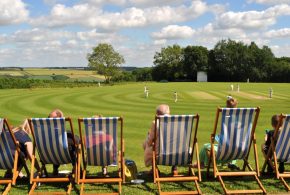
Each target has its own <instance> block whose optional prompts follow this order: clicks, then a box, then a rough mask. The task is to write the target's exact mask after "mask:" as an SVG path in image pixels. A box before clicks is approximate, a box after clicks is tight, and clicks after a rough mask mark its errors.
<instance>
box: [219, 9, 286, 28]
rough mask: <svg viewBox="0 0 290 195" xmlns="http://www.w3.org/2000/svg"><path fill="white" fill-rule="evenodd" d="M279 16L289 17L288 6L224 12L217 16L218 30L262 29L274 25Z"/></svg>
mask: <svg viewBox="0 0 290 195" xmlns="http://www.w3.org/2000/svg"><path fill="white" fill-rule="evenodd" d="M281 15H290V6H289V5H286V4H281V5H276V6H273V7H270V8H268V9H266V10H264V11H245V12H232V11H229V12H226V13H223V14H221V15H220V16H218V18H217V25H218V26H219V28H242V29H255V30H257V29H263V28H266V27H268V26H271V25H273V24H275V23H276V19H277V17H278V16H281Z"/></svg>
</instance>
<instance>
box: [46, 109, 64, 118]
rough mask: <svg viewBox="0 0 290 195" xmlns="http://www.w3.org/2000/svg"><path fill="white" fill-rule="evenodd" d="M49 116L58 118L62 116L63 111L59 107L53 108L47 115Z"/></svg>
mask: <svg viewBox="0 0 290 195" xmlns="http://www.w3.org/2000/svg"><path fill="white" fill-rule="evenodd" d="M48 117H49V118H59V117H63V113H62V111H61V110H60V109H55V110H53V111H52V112H51V113H49V115H48Z"/></svg>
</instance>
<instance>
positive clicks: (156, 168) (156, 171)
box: [154, 166, 162, 194]
mask: <svg viewBox="0 0 290 195" xmlns="http://www.w3.org/2000/svg"><path fill="white" fill-rule="evenodd" d="M155 175H156V176H155V177H156V178H159V177H160V175H159V171H158V167H157V166H156V167H155ZM155 177H154V180H156V179H155ZM156 182H157V186H158V192H159V194H161V193H162V192H161V185H160V181H156Z"/></svg>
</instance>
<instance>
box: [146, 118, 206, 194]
mask: <svg viewBox="0 0 290 195" xmlns="http://www.w3.org/2000/svg"><path fill="white" fill-rule="evenodd" d="M198 122H199V115H198V114H197V115H163V116H156V117H155V129H156V131H155V136H154V141H153V144H154V145H156V147H154V146H153V163H152V165H153V177H154V183H157V185H158V191H159V194H201V190H200V188H199V184H198V181H201V174H200V163H199V154H198V145H197V138H196V134H197V128H198ZM194 152H196V160H197V164H198V169H197V171H198V175H195V172H194V169H193V164H192V160H193V155H194ZM158 165H161V166H186V167H188V174H187V175H185V176H181V175H179V176H172V177H170V176H162V177H161V175H160V173H159V168H158ZM161 182H193V183H194V184H195V188H196V190H192V191H182V192H162V190H161Z"/></svg>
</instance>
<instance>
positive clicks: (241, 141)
mask: <svg viewBox="0 0 290 195" xmlns="http://www.w3.org/2000/svg"><path fill="white" fill-rule="evenodd" d="M255 110H256V108H222V111H221V112H222V118H221V133H220V136H219V145H218V151H217V154H216V159H217V160H222V161H230V160H235V159H244V158H245V157H246V156H247V154H248V151H249V149H250V143H251V132H252V125H253V121H254V116H255Z"/></svg>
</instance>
